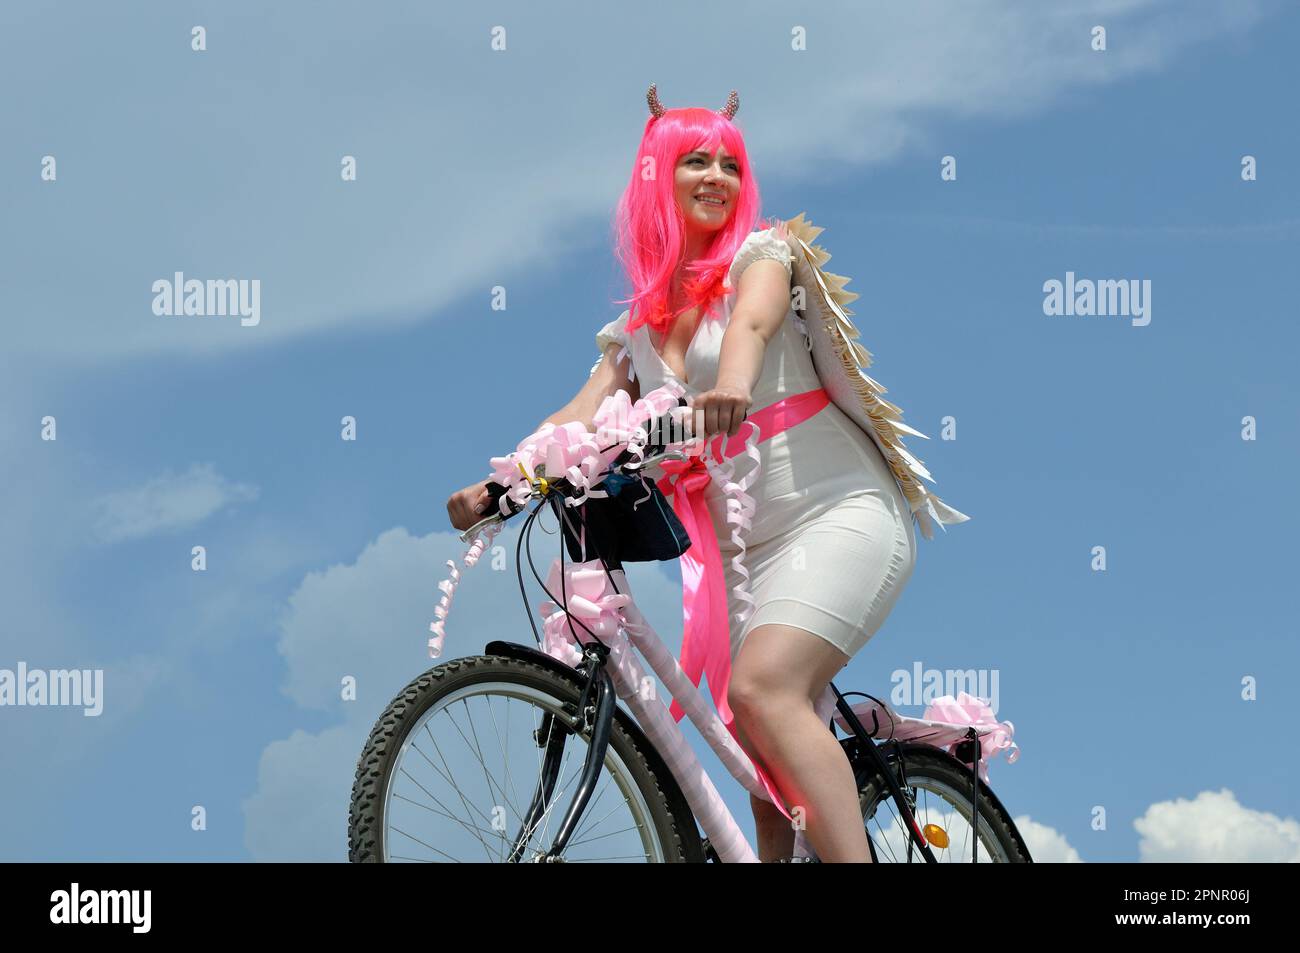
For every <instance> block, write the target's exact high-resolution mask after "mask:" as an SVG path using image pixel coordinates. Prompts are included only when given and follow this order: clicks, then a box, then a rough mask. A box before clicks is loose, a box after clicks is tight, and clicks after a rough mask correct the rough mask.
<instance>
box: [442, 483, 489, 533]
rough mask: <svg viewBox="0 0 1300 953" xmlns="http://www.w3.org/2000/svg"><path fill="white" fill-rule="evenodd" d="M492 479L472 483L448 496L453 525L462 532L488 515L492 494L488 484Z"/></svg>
mask: <svg viewBox="0 0 1300 953" xmlns="http://www.w3.org/2000/svg"><path fill="white" fill-rule="evenodd" d="M490 482H491V481H490V480H483V481H482V482H480V483H471V484H470V485H469V486H467V487H465V488H464V489H463V490H457V491H456V492H455V493H453V494H452V495H451V496H450V497H448V498H447V516H448V518H449V519H450V520H451V525H452V526H454V527H456V529H458V530H460V531H461V532H462V533H463V532H464V531H465V530H467V529H469V528H470V527H471V526H473V525H474V524H475V523H477V522H478V521H479V520H481V519H482V518H483V517H484V516H486V515H487V510H488V503H489V502H490V501H491V495H490V494H489V493H488V490H487V485H488V483H490Z"/></svg>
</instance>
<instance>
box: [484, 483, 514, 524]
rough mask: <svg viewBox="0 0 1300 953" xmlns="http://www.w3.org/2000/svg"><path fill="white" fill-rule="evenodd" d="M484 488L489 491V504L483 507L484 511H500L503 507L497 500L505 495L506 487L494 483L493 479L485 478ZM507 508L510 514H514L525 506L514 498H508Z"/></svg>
mask: <svg viewBox="0 0 1300 953" xmlns="http://www.w3.org/2000/svg"><path fill="white" fill-rule="evenodd" d="M483 488H484V489H485V490H487V493H488V502H487V506H485V507H483V512H484V513H488V514H497V513H500V512H501V507H500V506H499V505H498V503H497V501H498V500H500V499H501V497H502V496H504V495H505V492H506V487H504V486H502V485H501V484H500V483H493V482H492V481H491V480H485V481H484V483H483ZM506 509H507V510H509V514H508V515H510V516H514V515H515V514H516V513H518V512H519V511H520V510H522V509H523V507H522V506H520V505H519V504H518V503H516V502H515V501H514V500H506Z"/></svg>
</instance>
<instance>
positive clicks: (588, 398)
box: [537, 344, 641, 432]
mask: <svg viewBox="0 0 1300 953" xmlns="http://www.w3.org/2000/svg"><path fill="white" fill-rule="evenodd" d="M618 352H619V345H617V344H607V345H606V346H605V356H604V358H603V359H602V360H601V362H600V364H598V365H597V366H596V370H595V371H594V372H593V373H592V375H591V376H590V377H589V378H587V383H585V384H583V385H582V390H580V391H578V393H577V394H575V395H574V397H573V399H572V400H571V401H569V402H568V403H567V404H565V405H564V406H563V407H561V408H560V409H559V410H557V411H556V412H555V413H553V414H551V416H549V417H547V418H546V419H545V420H543V421H542V422H541V423H539V424H538V425H537V429H539V430H540V429H541V427H542V424H546V423H552V424H566V423H568V422H569V421H571V420H579V421H581V422H582V425H583V426H584V427H586V428H587V430H588V431H592V432H594V431H595V429H596V425H595V424H594V423H593V422H592V418H593V417H594V416H596V411H597V410H599V409H600V405H601V404H602V403H604V401H605V398H606V397H609V396H610V395H611V394H613V393H615V392H617V391H620V390H625V391H627V392H628V395H629V396H630V397H631V398H632V400H634V401H636V400H639V399H640V398H641V386H640V384H638V383H637V382H636V381H632V380H629V379H628V369H629V367H630V366H631V364H632V358H631V356H630V355H624V357H623V360H622V361H616V360H615V355H617V354H618Z"/></svg>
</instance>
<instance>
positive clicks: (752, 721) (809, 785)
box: [728, 625, 871, 863]
mask: <svg viewBox="0 0 1300 953" xmlns="http://www.w3.org/2000/svg"><path fill="white" fill-rule="evenodd" d="M847 662H848V656H846V655H845V654H844V653H843V652H841V651H840V650H839V649H837V648H836V647H835V646H833V645H831V644H830V643H829V642H827V641H826V640H825V639H823V638H821V637H820V636H817V635H814V634H813V633H811V632H808V631H807V630H805V629H800V628H796V627H794V626H788V625H762V626H759V627H758V628H756V629H753V630H752V631H751V632H750V633H749V635H748V636H747V637H746V638H745V643H744V645H743V646H741V650H740V652H739V654H738V655H737V657H736V660H735V663H734V665H733V667H732V676H731V686H730V689H729V691H728V701H729V703H730V704H731V708H732V710H733V711H734V712H735V715H736V725H737V729H738V733H739V734H740V736H741V741H742V745H741V746H742V747H743V748H745V750H746V751H747V752H750V753H751V756H753V757H755V758H757V760H759V761H760V762H761V763H762V765H763V767H764V768H765V769H766V770H767V772H768V774H770V775H771V776H772V778H773V780H774V781H775V782H776V785H777V788H778V789H779V790H780V792H781V794H782V795H783V796H784V797H785V801H786V804H787V806H788V807H789V808H790V810H791V813H794V814H795V816H796V817H799V816H800V814H799V813H798V811H800V810H801V811H802V818H803V820H804V822H805V824H806V825H807V830H806V834H807V837H808V840H809V842H810V843H811V844H812V846H813V849H814V850H815V851H816V852H817V856H818V858H820V859H821V860H822V862H824V863H846V862H847V863H870V862H871V851H870V849H869V848H868V846H867V834H866V830H865V828H864V827H863V823H862V811H861V808H860V806H859V803H858V791H857V785H856V784H855V782H854V778H853V769H852V766H851V765H850V764H849V761H848V759H847V758H846V757H845V756H844V750H843V749H842V748H841V747H840V744H839V742H838V741H837V740H836V739H835V736H834V735H833V734H831V732H830V730H829V729H828V728H827V726H826V725H825V724H824V723H823V722H822V721H821V719H820V718H819V717H818V716H817V713H816V712H815V710H814V708H813V700H814V699H815V698H818V697H819V696H820V695H821V693H822V692H823V691H824V690H825V688H826V684H827V683H828V682H829V681H830V680H831V677H832V676H834V675H835V673H837V672H838V671H839V670H840V669H841V668H843V667H844V665H845V664H846V663H847ZM755 800H757V799H755ZM764 805H766V802H764ZM767 809H768V810H770V811H771V812H772V813H773V814H775V815H776V817H777V819H778V820H780V821H781V822H782V823H783V824H784V826H785V827H787V828H789V826H790V822H789V821H787V820H786V819H785V817H784V816H783V815H782V814H781V813H780V811H778V810H777V809H776V808H775V807H768V808H767ZM755 823H756V825H757V826H758V830H759V836H760V845H759V848H760V849H759V856H760V859H765V860H766V859H769V858H767V857H764V856H763V853H764V851H763V844H762V837H763V836H764V835H763V831H764V829H765V827H768V826H770V825H768V823H767V822H766V821H765V822H764V823H763V824H759V816H758V811H757V809H756V810H755ZM768 836H769V837H771V838H772V840H771V841H770V842H769V845H768V847H769V849H770V850H771V851H772V852H774V853H775V852H776V851H778V850H779V851H781V852H782V853H781V856H787V857H788V856H789V855H790V853H791V851H792V850H793V840H794V831H793V830H792V829H791V830H789V831H788V837H789V839H790V844H791V846H790V849H786V847H785V840H784V836H786V835H783V837H782V839H781V840H777V839H776V835H775V833H772V834H769V835H768ZM771 859H775V858H771Z"/></svg>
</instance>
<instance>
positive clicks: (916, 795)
mask: <svg viewBox="0 0 1300 953" xmlns="http://www.w3.org/2000/svg"><path fill="white" fill-rule="evenodd" d="M904 751H905V756H904V757H905V764H906V771H907V785H906V786H904V787H903V792H904V794H909V793H910V795H911V797H912V800H913V801H914V804H915V806H914V813H915V816H916V822H917V824H919V825H920V826H921V829H922V830H923V831H925V830H926V829H927V825H933V827H931V828H930V832H928V833H927V835H926V839H927V840H928V841H930V850H931V851H933V852H934V856H935V859H936V860H937V861H939V863H971V853H972V846H973V845H974V843H975V833H976V831H977V830H978V845H979V846H978V850H979V855H978V857H979V859H978V863H981V864H983V863H995V864H1005V863H1029V862H1030V861H1031V859H1030V856H1029V849H1028V848H1027V847H1026V846H1025V844H1024V841H1023V840H1022V839H1021V837H1020V833H1019V832H1018V831H1017V830H1016V826H1015V823H1014V822H1013V821H1012V820H1011V818H1010V817H1009V816H1008V815H1007V813H1006V811H1005V810H1004V809H1003V807H1002V806H1001V804H999V803H998V802H997V800H996V799H995V798H993V797H992V796H991V795H990V794H989V793H988V792H987V790H986V788H984V787H981V789H980V798H979V822H978V828H977V827H976V825H975V824H973V823H972V822H971V794H972V790H973V789H972V786H971V773H970V768H969V767H968V766H964V765H962V764H961V763H960V762H958V761H957V760H956V759H955V758H953V757H952V756H950V755H948V754H947V753H946V752H942V751H939V750H937V749H934V748H927V747H924V746H910V747H908V748H905V749H904ZM892 763H893V762H892V761H891V765H892ZM858 797H859V801H860V803H861V805H862V820H863V823H864V824H865V825H866V827H867V838H868V840H870V841H871V848H872V855H873V857H874V858H875V860H876V861H877V862H878V863H899V864H906V863H912V864H921V863H925V857H923V856H922V855H921V853H920V851H919V850H918V848H917V847H916V845H915V844H914V843H912V842H911V838H910V837H909V836H908V833H907V826H906V825H905V824H904V822H903V816H902V814H901V813H900V812H899V809H898V805H897V803H895V801H894V799H893V796H892V795H891V794H890V791H889V787H888V786H887V785H886V784H885V783H884V780H883V779H882V778H881V777H880V776H879V775H873V776H872V777H871V778H870V779H868V780H867V782H866V783H865V784H864V785H863V786H862V790H861V791H859V793H858ZM936 827H937V828H938V830H935V829H934V828H936ZM939 831H942V834H940V833H939ZM944 840H946V841H947V846H940V843H941V842H942V841H944ZM909 847H910V848H911V849H910V850H909Z"/></svg>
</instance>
